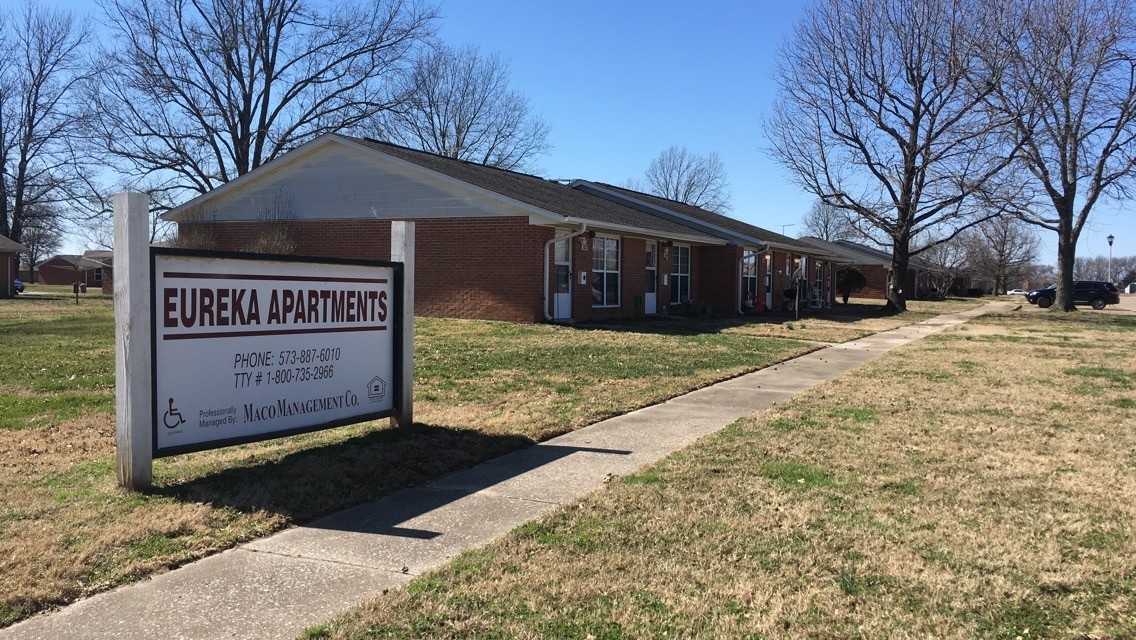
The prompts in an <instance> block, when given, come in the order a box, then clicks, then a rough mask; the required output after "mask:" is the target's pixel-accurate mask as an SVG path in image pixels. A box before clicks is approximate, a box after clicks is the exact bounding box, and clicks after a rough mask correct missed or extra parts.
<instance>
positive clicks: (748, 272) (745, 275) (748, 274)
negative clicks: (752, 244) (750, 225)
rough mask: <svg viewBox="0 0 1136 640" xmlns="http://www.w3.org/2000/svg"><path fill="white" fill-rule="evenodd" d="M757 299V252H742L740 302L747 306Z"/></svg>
mask: <svg viewBox="0 0 1136 640" xmlns="http://www.w3.org/2000/svg"><path fill="white" fill-rule="evenodd" d="M756 300H757V252H755V251H746V252H744V253H743V254H742V302H743V303H747V306H750V305H752V304H754V301H756Z"/></svg>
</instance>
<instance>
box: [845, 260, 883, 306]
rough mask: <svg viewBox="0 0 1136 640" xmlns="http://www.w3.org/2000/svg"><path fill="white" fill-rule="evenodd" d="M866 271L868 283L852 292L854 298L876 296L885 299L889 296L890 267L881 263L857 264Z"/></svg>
mask: <svg viewBox="0 0 1136 640" xmlns="http://www.w3.org/2000/svg"><path fill="white" fill-rule="evenodd" d="M856 268H857V269H859V270H860V271H863V272H864V277H865V278H867V280H868V285H867V286H865V287H864V288H863V289H861V290H859V291H857V292H855V293H853V294H852V297H854V298H874V299H878V300H884V299H886V298H887V282H888V269H887V268H886V267H881V266H879V265H860V264H858V265H856Z"/></svg>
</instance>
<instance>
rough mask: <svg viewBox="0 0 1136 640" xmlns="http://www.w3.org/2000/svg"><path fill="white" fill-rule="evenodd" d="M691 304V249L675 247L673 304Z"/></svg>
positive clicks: (672, 266) (672, 270)
mask: <svg viewBox="0 0 1136 640" xmlns="http://www.w3.org/2000/svg"><path fill="white" fill-rule="evenodd" d="M686 302H690V247H680V246H678V245H675V247H674V254H673V255H672V257H671V304H682V303H686Z"/></svg>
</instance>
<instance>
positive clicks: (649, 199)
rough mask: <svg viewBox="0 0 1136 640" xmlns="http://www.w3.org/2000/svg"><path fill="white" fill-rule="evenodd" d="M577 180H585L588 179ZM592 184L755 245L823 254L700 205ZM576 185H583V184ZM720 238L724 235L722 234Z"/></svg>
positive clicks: (811, 247) (601, 184) (801, 243)
mask: <svg viewBox="0 0 1136 640" xmlns="http://www.w3.org/2000/svg"><path fill="white" fill-rule="evenodd" d="M580 182H585V183H586V182H587V181H580ZM591 184H592V185H594V186H596V187H600V188H601V189H603V190H606V191H609V192H612V193H614V194H616V195H617V196H620V197H624V198H632V199H635V200H638V201H640V202H643V203H646V204H647V205H650V206H652V207H657V208H660V209H665V210H667V211H671V212H674V213H677V214H679V215H681V216H685V217H687V218H691V219H693V220H695V221H697V222H701V223H705V224H708V225H712V226H714V227H718V228H721V229H725V230H726V231H728V232H730V233H732V234H736V235H737V236H740V237H741V238H748V239H750V240H751V241H753V242H755V243H757V244H766V243H774V244H775V245H780V246H783V247H789V248H792V249H796V250H798V251H801V252H803V253H810V254H816V253H825V252H824V251H823V249H819V248H818V247H814V246H812V245H809V244H806V243H803V242H801V241H799V240H796V239H794V238H790V237H789V236H786V235H782V234H780V233H774V232H772V231H770V230H768V229H763V228H761V227H758V226H756V225H752V224H749V223H748V222H742V221H741V220H738V219H736V218H731V217H730V216H726V215H722V214H720V213H714V212H713V211H707V210H706V209H703V208H701V207H696V206H694V205H690V204H686V203H684V202H679V201H677V200H670V199H668V198H663V197H660V196H656V195H651V194H649V193H643V192H641V191H634V190H631V189H626V188H623V187H617V186H614V185H610V184H604V183H600V182H595V183H591ZM579 186H581V187H585V188H586V185H579ZM600 197H604V196H603V194H602V193H601V194H600ZM721 237H725V235H723V236H721ZM731 240H733V239H731Z"/></svg>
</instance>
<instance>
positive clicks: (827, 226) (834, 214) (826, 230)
mask: <svg viewBox="0 0 1136 640" xmlns="http://www.w3.org/2000/svg"><path fill="white" fill-rule="evenodd" d="M801 225H802V226H803V227H804V228H805V232H806V233H807V234H808V235H810V236H813V237H814V238H820V239H821V240H826V241H828V242H835V241H837V240H851V239H852V238H854V237H856V236H857V235H858V234H856V231H855V227H853V225H852V222H851V221H850V220H848V213H847V212H845V211H841V210H840V209H839V208H837V207H834V206H832V205H831V204H826V203H825V202H824V201H823V200H817V201H816V202H814V203H813V206H812V207H811V208H810V209H809V211H808V213H806V214H805V215H804V217H803V218H801Z"/></svg>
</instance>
